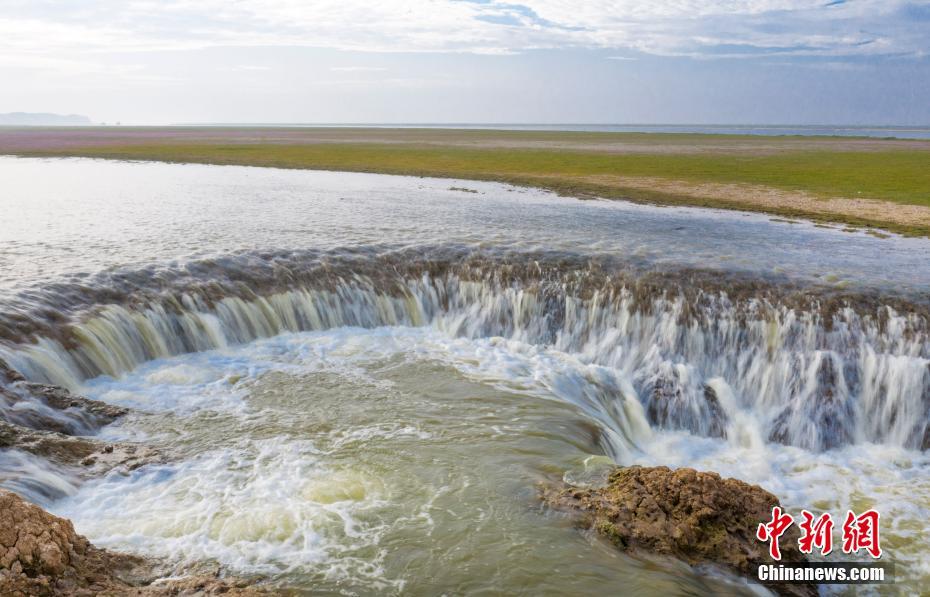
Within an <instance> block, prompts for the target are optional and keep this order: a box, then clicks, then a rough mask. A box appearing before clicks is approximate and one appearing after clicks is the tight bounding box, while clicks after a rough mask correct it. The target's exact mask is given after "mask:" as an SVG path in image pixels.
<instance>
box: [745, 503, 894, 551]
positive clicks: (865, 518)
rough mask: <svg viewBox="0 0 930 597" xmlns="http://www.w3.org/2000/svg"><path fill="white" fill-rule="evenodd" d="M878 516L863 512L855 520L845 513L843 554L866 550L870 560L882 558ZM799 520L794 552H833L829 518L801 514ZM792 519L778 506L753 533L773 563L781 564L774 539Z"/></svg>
mask: <svg viewBox="0 0 930 597" xmlns="http://www.w3.org/2000/svg"><path fill="white" fill-rule="evenodd" d="M880 517H881V516H880V515H879V513H878V512H877V511H876V510H866V511H865V512H863V513H862V514H860V515H859V516H856V515H855V513H853V512H852V510H848V511H847V512H846V520H845V521H844V522H843V553H858V552H859V550H860V549H864V550H866V551H867V552H868V553H869V555H871V556H872V557H873V558H880V557H882V548H881V543H880V539H879V532H878V526H879V519H880ZM801 518H802V519H803V520H802V521H801V522H800V523H799V524H798V527H799V528H800V529H801V537H800V538H799V539H798V549H800V551H801V553H813V552H814V548H817V549H818V550H820V553H821V554H822V555H827V554H829V553H830V552H832V551H833V517H832V516H831V515H830V513H829V512H824V513H823V514H821V515H820V516H818V517H816V518H815V517H814V515H813V514H811V513H810V512H808V511H807V510H801ZM792 524H794V518H793V517H792V516H791V515H790V514H787V513H785V512H783V511H782V509H781V508H780V507H778V506H775V507H774V508H772V519H771V520H770V521H769V522H765V523H761V524H760V525H759V528H758V529H756V538H757V539H759V541H767V542H768V543H769V555H771V556H772V559H773V560H781V549H780V548H779V545H778V539H779V538H780V537H781V536H782V535H784V534H785V531H787V530H788V528H789V527H791V525H792Z"/></svg>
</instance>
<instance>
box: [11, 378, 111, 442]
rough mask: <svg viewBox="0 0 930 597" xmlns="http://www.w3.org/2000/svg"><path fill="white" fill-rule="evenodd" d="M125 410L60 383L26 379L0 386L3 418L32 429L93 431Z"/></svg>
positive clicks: (70, 432)
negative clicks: (77, 394)
mask: <svg viewBox="0 0 930 597" xmlns="http://www.w3.org/2000/svg"><path fill="white" fill-rule="evenodd" d="M126 412H127V410H126V409H125V408H122V407H119V406H114V405H112V404H107V403H105V402H99V401H97V400H90V399H88V398H84V397H82V396H75V395H74V394H72V393H71V392H69V391H68V390H66V389H65V388H62V387H59V386H53V385H47V384H39V383H30V382H25V381H16V382H14V383H10V384H8V385H6V386H0V419H2V420H5V421H7V422H9V423H13V424H15V425H21V426H23V427H29V428H31V429H38V430H44V431H57V432H59V433H64V434H66V435H91V434H93V433H96V432H97V430H98V429H100V427H103V426H104V425H107V424H109V423H112V422H113V421H115V420H116V419H117V418H119V417H121V416H123V415H125V414H126Z"/></svg>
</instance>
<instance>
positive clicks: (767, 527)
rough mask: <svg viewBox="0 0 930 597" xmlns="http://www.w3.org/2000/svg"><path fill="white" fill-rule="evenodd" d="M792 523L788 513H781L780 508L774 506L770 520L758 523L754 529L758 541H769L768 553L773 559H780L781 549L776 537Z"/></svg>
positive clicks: (783, 532) (782, 533)
mask: <svg viewBox="0 0 930 597" xmlns="http://www.w3.org/2000/svg"><path fill="white" fill-rule="evenodd" d="M792 524H794V519H793V518H791V515H790V514H783V513H782V511H781V508H779V507H778V506H775V507H773V508H772V520H771V521H770V522H768V523H764V524H760V525H759V528H758V529H756V538H757V539H758V540H759V541H768V542H769V555H771V556H772V559H773V560H780V559H781V550H780V549H779V547H778V538H779V537H781V536H782V535H784V534H785V531H787V530H788V527H790V526H791V525H792Z"/></svg>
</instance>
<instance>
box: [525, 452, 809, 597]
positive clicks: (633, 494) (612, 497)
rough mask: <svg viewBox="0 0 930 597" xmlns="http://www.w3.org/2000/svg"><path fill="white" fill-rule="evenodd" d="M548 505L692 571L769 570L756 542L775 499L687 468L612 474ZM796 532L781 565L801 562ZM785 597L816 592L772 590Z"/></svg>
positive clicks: (623, 544)
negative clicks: (602, 483) (761, 566)
mask: <svg viewBox="0 0 930 597" xmlns="http://www.w3.org/2000/svg"><path fill="white" fill-rule="evenodd" d="M543 499H544V500H545V502H546V503H547V504H549V505H550V506H552V507H554V508H556V509H560V510H568V511H576V512H579V513H581V514H582V516H581V518H580V522H581V523H582V524H583V525H584V526H586V527H590V528H593V529H595V530H596V531H597V532H598V533H600V534H602V535H603V536H605V537H606V538H608V539H609V540H610V541H611V542H612V543H613V544H614V545H616V546H617V547H619V548H620V549H622V550H625V551H642V552H648V553H653V554H659V555H663V556H670V557H674V558H677V559H680V560H683V561H685V562H688V563H689V564H691V565H698V564H714V565H718V566H721V567H724V568H727V569H729V570H731V571H733V572H736V573H738V574H741V575H744V576H746V577H748V578H752V579H755V578H756V574H757V570H758V566H759V564H765V563H772V562H773V560H772V559H771V557H770V556H769V554H768V551H767V544H765V543H762V542H760V541H759V540H758V539H756V536H755V533H756V530H757V528H758V525H759V523H760V522H763V521H768V520H769V519H770V518H771V512H772V507H773V506H776V505H779V502H778V498H777V497H775V496H774V495H772V494H771V493H769V492H767V491H765V490H764V489H762V488H761V487H759V486H757V485H749V484H748V483H744V482H742V481H738V480H736V479H723V478H721V477H720V475H718V474H716V473H710V472H698V471H695V470H693V469H688V468H683V469H676V470H672V469H669V468H668V467H664V466H660V467H651V468H646V467H640V466H632V467H625V468H617V469H615V470H614V471H613V472H612V473H611V474H610V476H609V478H608V481H607V484H606V486H604V487H601V488H584V489H582V488H575V487H567V488H562V489H560V490H556V491H551V492H546V493H544V496H543ZM797 539H798V531H797V528H796V527H794V526H792V527H791V528H790V529H789V530H788V532H786V533H785V534H784V535H783V536H782V538H781V541H780V545H781V555H782V559H781V563H790V562H804V561H806V556H805V555H804V554H802V553H801V552H800V550H799V549H798V546H797ZM770 588H772V589H773V590H775V591H776V592H778V593H781V594H786V595H816V594H817V591H816V588H815V587H813V586H811V585H773V586H771V587H770Z"/></svg>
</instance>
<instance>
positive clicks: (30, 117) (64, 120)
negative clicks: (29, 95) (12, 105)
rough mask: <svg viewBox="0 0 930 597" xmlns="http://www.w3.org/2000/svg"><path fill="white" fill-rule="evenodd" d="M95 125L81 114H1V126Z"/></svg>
mask: <svg viewBox="0 0 930 597" xmlns="http://www.w3.org/2000/svg"><path fill="white" fill-rule="evenodd" d="M83 124H93V122H91V120H90V118H88V117H87V116H81V115H80V114H45V113H40V112H9V113H7V114H0V126H79V125H83Z"/></svg>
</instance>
